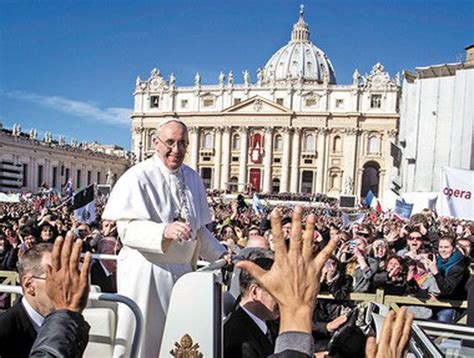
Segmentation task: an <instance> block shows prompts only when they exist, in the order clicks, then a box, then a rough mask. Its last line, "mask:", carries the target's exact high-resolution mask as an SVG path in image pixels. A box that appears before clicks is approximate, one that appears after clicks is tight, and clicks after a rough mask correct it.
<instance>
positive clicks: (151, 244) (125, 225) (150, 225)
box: [117, 220, 167, 254]
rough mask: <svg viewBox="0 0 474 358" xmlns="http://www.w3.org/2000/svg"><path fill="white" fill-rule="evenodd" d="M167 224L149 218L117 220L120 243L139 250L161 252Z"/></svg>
mask: <svg viewBox="0 0 474 358" xmlns="http://www.w3.org/2000/svg"><path fill="white" fill-rule="evenodd" d="M166 225H167V224H159V223H156V222H154V221H151V220H118V221H117V231H118V233H119V235H120V238H121V240H122V243H123V244H124V245H126V246H129V247H131V248H133V249H137V250H139V251H144V252H151V253H155V254H163V253H164V252H163V247H162V244H163V232H164V231H165V227H166Z"/></svg>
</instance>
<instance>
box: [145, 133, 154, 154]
mask: <svg viewBox="0 0 474 358" xmlns="http://www.w3.org/2000/svg"><path fill="white" fill-rule="evenodd" d="M154 136H155V131H154V130H151V131H148V139H147V141H148V150H151V149H153V147H154V143H153V137H154Z"/></svg>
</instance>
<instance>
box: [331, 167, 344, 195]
mask: <svg viewBox="0 0 474 358" xmlns="http://www.w3.org/2000/svg"><path fill="white" fill-rule="evenodd" d="M341 179H342V173H341V172H340V170H339V169H336V170H332V171H331V172H330V173H329V191H341Z"/></svg>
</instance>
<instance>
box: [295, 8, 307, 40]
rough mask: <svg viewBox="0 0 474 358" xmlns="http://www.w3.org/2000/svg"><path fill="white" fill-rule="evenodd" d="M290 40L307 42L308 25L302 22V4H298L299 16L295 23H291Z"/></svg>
mask: <svg viewBox="0 0 474 358" xmlns="http://www.w3.org/2000/svg"><path fill="white" fill-rule="evenodd" d="M291 42H309V27H308V24H307V23H306V22H304V5H303V4H301V5H300V16H299V18H298V21H297V22H296V24H294V25H293V32H292V33H291Z"/></svg>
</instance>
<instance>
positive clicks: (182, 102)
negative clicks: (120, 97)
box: [181, 99, 188, 108]
mask: <svg viewBox="0 0 474 358" xmlns="http://www.w3.org/2000/svg"><path fill="white" fill-rule="evenodd" d="M181 108H188V100H187V99H182V100H181Z"/></svg>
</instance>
